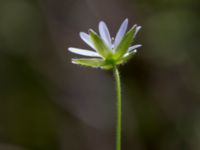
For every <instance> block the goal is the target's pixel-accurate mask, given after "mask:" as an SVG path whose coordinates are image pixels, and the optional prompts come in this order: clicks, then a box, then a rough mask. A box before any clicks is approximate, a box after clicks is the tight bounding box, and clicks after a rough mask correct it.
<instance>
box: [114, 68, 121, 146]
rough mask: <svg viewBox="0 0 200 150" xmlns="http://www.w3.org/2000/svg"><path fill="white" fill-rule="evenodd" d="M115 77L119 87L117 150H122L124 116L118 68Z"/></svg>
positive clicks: (115, 69) (115, 70)
mask: <svg viewBox="0 0 200 150" xmlns="http://www.w3.org/2000/svg"><path fill="white" fill-rule="evenodd" d="M113 71H114V75H115V80H116V87H117V129H116V150H121V116H122V104H121V82H120V75H119V71H118V69H117V67H116V66H115V67H114V70H113Z"/></svg>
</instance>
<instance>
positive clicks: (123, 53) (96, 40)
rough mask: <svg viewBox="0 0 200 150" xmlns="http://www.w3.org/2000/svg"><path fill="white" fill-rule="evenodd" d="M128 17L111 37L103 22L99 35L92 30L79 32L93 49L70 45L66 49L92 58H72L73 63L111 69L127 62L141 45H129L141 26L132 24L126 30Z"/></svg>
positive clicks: (100, 25) (100, 24)
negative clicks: (113, 36)
mask: <svg viewBox="0 0 200 150" xmlns="http://www.w3.org/2000/svg"><path fill="white" fill-rule="evenodd" d="M127 27H128V19H125V20H124V21H123V23H122V24H121V26H120V28H119V30H118V32H117V34H116V36H115V38H111V36H110V32H109V30H108V28H107V26H106V24H105V22H103V21H100V23H99V35H97V33H95V32H94V31H93V30H91V29H90V30H89V34H87V33H84V32H80V37H81V39H82V40H83V41H84V42H85V43H86V44H88V45H89V46H90V47H91V48H92V49H93V50H86V49H81V48H73V47H70V48H68V50H69V51H70V52H72V53H76V54H79V55H83V56H88V57H92V58H84V59H72V62H73V63H75V64H80V65H85V66H90V67H100V68H103V69H111V68H113V67H114V66H116V65H119V64H122V63H125V62H127V61H128V60H129V59H130V58H131V57H132V56H133V55H134V54H135V53H136V49H137V48H139V47H141V46H142V45H140V44H137V45H133V46H131V44H132V42H133V40H134V39H135V37H136V35H137V33H138V31H139V30H140V29H141V26H137V25H134V26H133V27H132V28H131V29H130V30H129V31H128V32H126V31H127Z"/></svg>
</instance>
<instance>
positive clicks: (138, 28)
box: [133, 26, 142, 38]
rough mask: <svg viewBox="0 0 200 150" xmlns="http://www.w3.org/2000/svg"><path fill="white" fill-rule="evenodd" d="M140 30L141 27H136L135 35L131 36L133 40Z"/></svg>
mask: <svg viewBox="0 0 200 150" xmlns="http://www.w3.org/2000/svg"><path fill="white" fill-rule="evenodd" d="M141 28H142V27H141V26H138V27H137V28H136V31H135V33H134V35H133V38H135V37H136V35H137V33H138V32H139V31H140V29H141Z"/></svg>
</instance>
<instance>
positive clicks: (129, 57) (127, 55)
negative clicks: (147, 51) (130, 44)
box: [117, 49, 137, 65]
mask: <svg viewBox="0 0 200 150" xmlns="http://www.w3.org/2000/svg"><path fill="white" fill-rule="evenodd" d="M136 53H137V50H136V49H135V50H134V51H132V52H131V53H128V54H125V56H123V57H122V58H121V59H120V60H119V61H118V62H117V65H119V64H124V63H126V62H127V61H129V60H130V59H131V58H133V56H135V54H136Z"/></svg>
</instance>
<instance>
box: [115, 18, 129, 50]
mask: <svg viewBox="0 0 200 150" xmlns="http://www.w3.org/2000/svg"><path fill="white" fill-rule="evenodd" d="M127 27H128V19H125V20H124V21H123V23H122V24H121V26H120V28H119V30H118V32H117V34H116V37H115V42H114V49H115V48H117V46H118V45H119V43H120V42H121V40H122V38H123V36H124V34H125V33H126V30H127Z"/></svg>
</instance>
